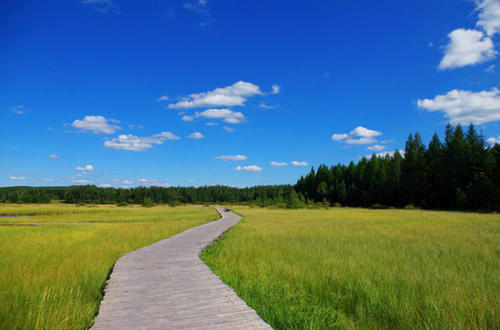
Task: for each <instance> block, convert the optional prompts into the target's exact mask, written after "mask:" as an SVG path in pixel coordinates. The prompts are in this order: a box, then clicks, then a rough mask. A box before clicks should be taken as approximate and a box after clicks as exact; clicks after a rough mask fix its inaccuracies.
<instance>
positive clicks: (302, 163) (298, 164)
mask: <svg viewBox="0 0 500 330" xmlns="http://www.w3.org/2000/svg"><path fill="white" fill-rule="evenodd" d="M292 165H293V166H307V165H308V164H307V162H304V161H300V162H299V161H296V160H292Z"/></svg>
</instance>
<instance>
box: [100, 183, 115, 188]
mask: <svg viewBox="0 0 500 330" xmlns="http://www.w3.org/2000/svg"><path fill="white" fill-rule="evenodd" d="M111 186H112V185H111V183H101V184H100V185H98V187H99V188H111Z"/></svg>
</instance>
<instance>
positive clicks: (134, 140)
mask: <svg viewBox="0 0 500 330" xmlns="http://www.w3.org/2000/svg"><path fill="white" fill-rule="evenodd" d="M179 139H180V138H179V137H178V136H176V135H174V134H172V133H171V132H162V133H160V134H155V135H152V136H145V137H140V136H135V135H130V134H129V135H118V136H117V137H115V138H112V139H111V140H109V141H105V142H104V146H105V147H106V148H110V149H117V150H129V151H144V150H146V149H150V148H152V147H153V144H163V141H165V140H179Z"/></svg>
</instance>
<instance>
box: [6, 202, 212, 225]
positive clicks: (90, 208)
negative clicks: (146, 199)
mask: <svg viewBox="0 0 500 330" xmlns="http://www.w3.org/2000/svg"><path fill="white" fill-rule="evenodd" d="M208 208H209V207H203V206H199V205H196V206H193V205H187V206H177V207H175V208H172V207H169V206H155V207H143V206H140V205H134V206H127V207H118V206H115V205H85V206H75V205H74V204H62V203H60V204H0V223H33V222H51V223H52V222H124V223H126V222H155V221H164V220H165V212H168V219H169V220H176V219H177V220H180V219H186V217H196V216H198V215H199V214H200V210H201V209H203V211H201V212H210V213H212V214H216V211H215V210H206V209H208ZM6 215H7V216H9V215H12V216H15V217H5V216H6Z"/></svg>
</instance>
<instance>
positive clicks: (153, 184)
mask: <svg viewBox="0 0 500 330" xmlns="http://www.w3.org/2000/svg"><path fill="white" fill-rule="evenodd" d="M137 182H138V183H139V184H140V185H141V186H151V187H170V185H169V184H168V183H167V182H162V181H159V180H157V179H152V180H149V179H144V178H142V179H139V180H137Z"/></svg>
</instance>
